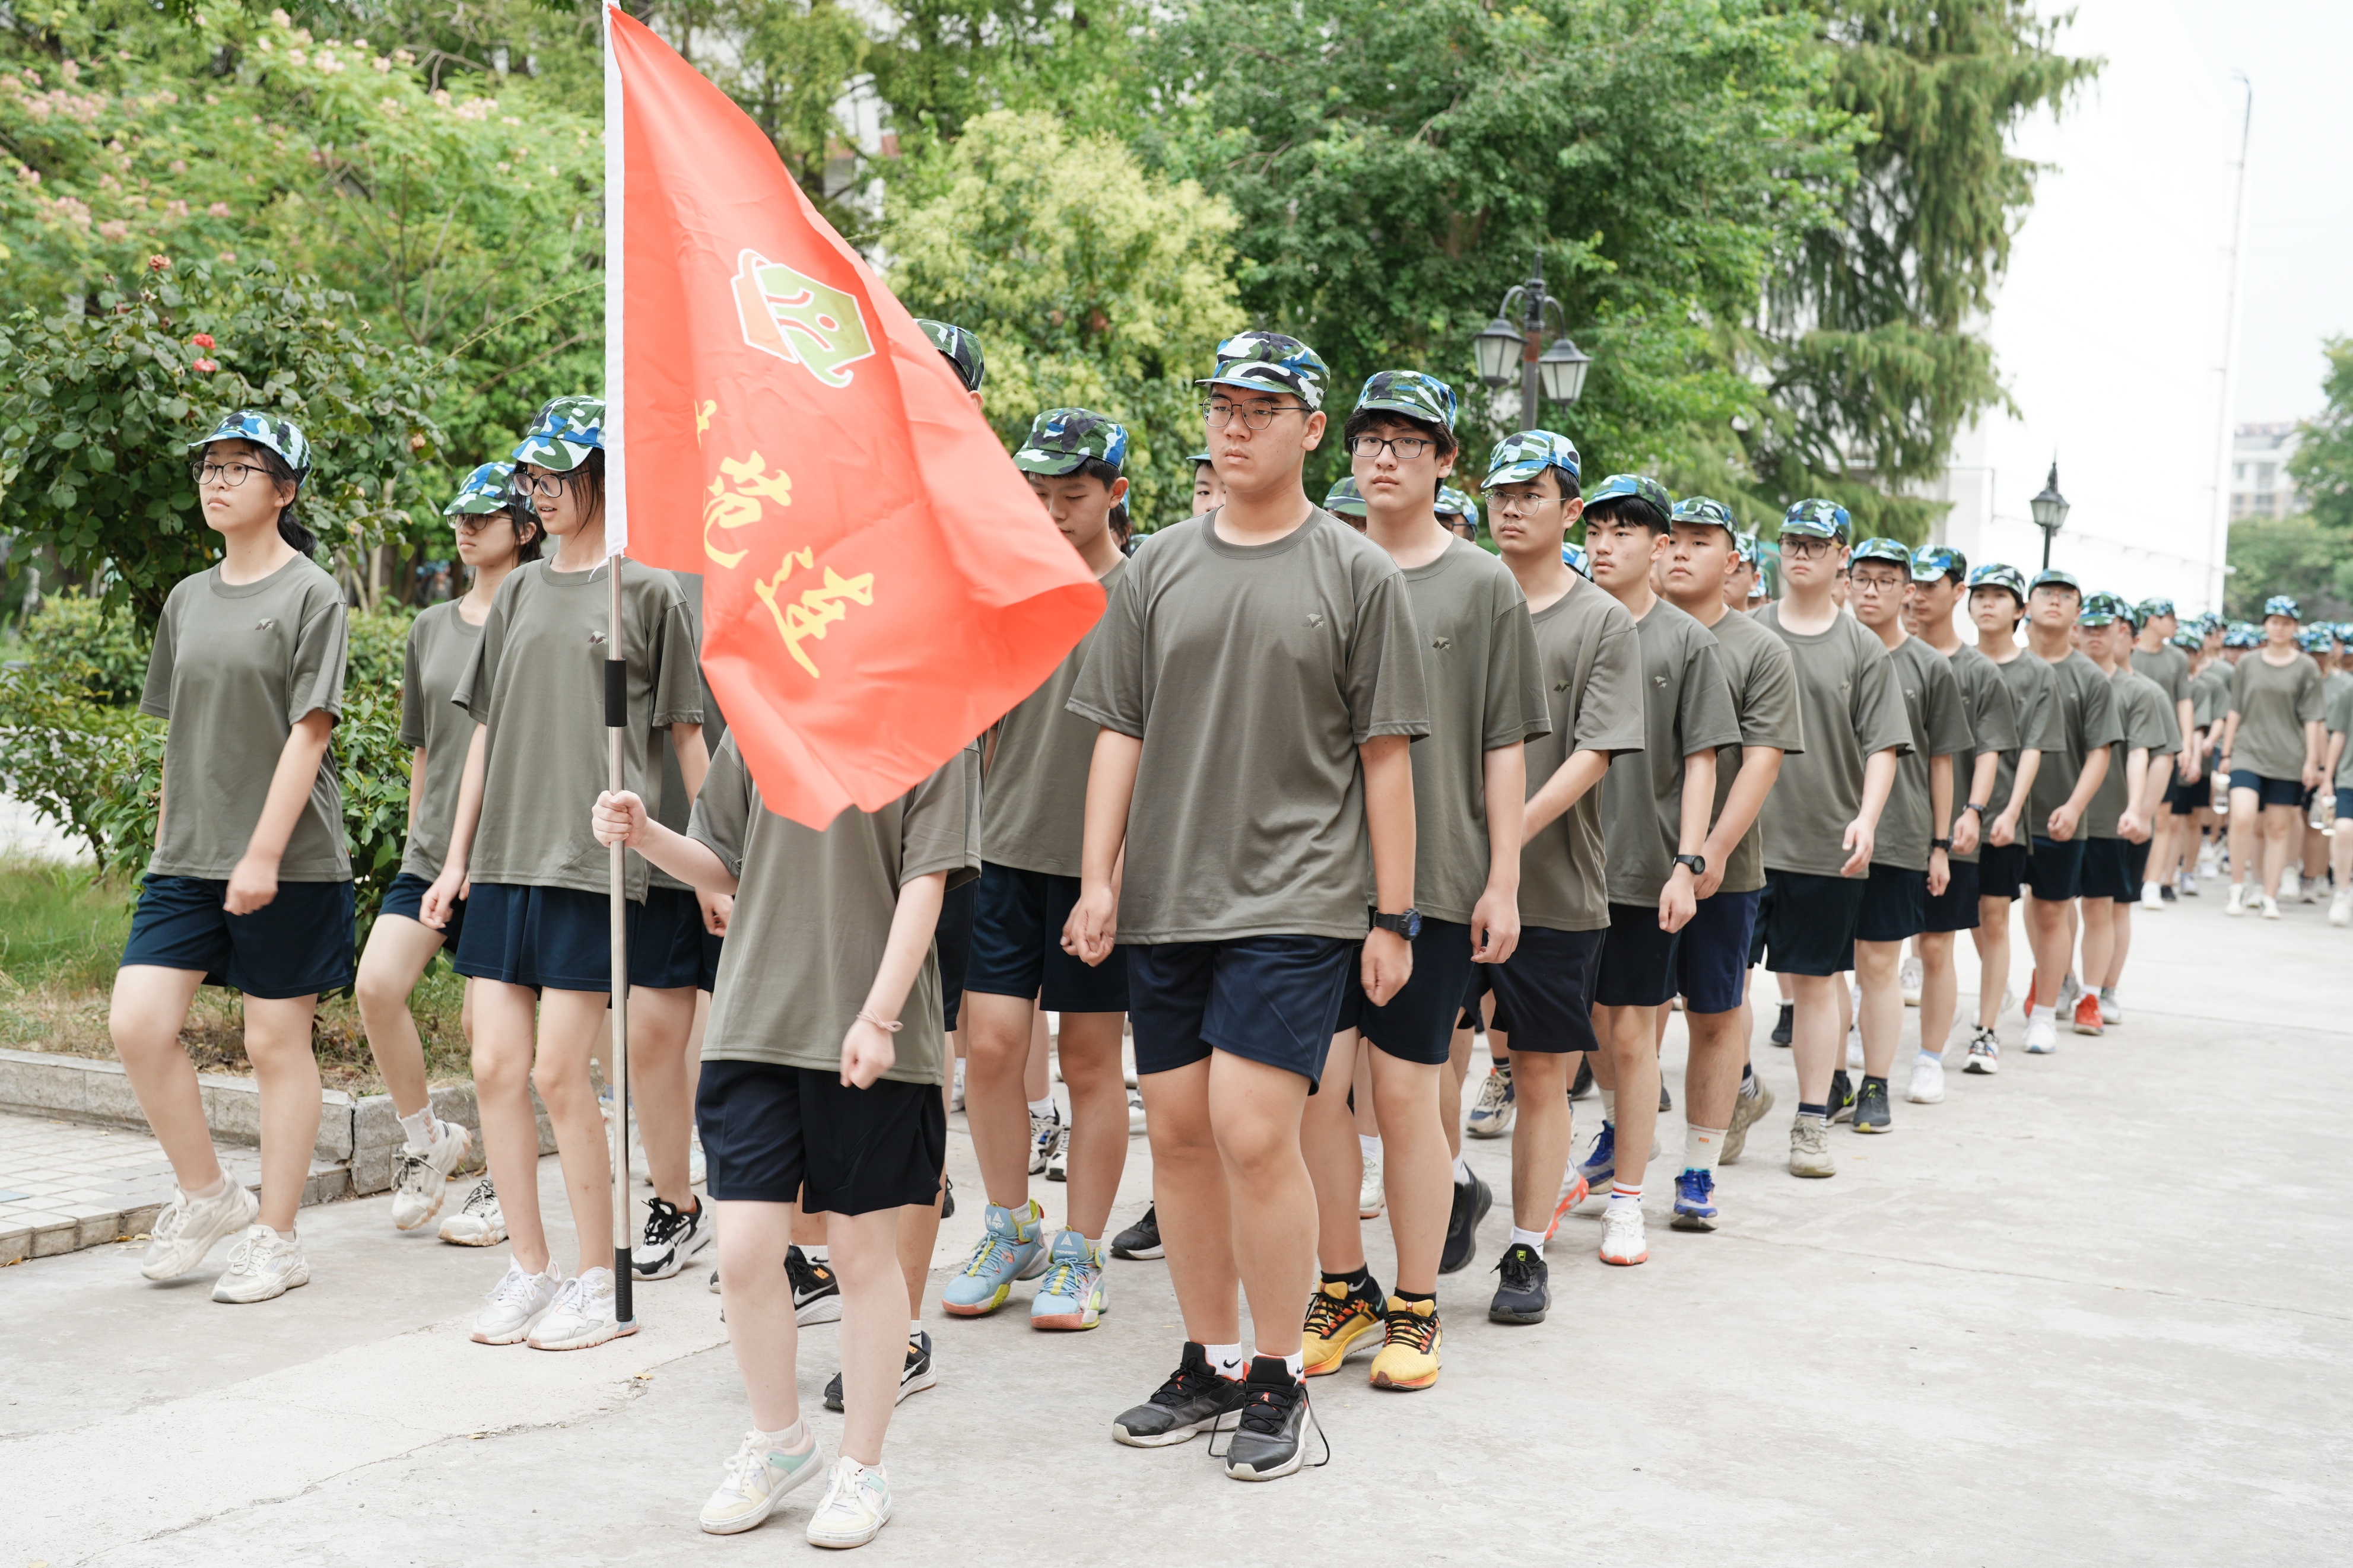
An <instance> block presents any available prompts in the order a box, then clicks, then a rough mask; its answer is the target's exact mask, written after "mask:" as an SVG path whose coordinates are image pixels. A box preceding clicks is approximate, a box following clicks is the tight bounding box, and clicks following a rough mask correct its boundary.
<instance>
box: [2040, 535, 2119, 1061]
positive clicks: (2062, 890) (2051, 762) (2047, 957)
mask: <svg viewBox="0 0 2353 1568" xmlns="http://www.w3.org/2000/svg"><path fill="white" fill-rule="evenodd" d="M2083 605H2084V590H2083V588H2082V587H2081V586H2080V585H2079V584H2077V583H2076V581H2075V579H2074V578H2073V577H2071V576H2069V575H2068V574H2066V573H2064V572H2060V571H2055V570H2053V569H2052V568H2050V567H2045V568H2043V569H2042V571H2041V572H2039V573H2037V574H2035V577H2034V581H2033V582H2032V583H2031V584H2028V585H2027V595H2026V609H2027V651H2029V652H2030V653H2031V654H2032V655H2033V656H2034V657H2035V658H2039V659H2041V660H2042V661H2043V662H2044V663H2045V664H2047V665H2049V666H2050V667H2051V672H2052V675H2053V677H2055V678H2056V686H2055V689H2054V700H2053V704H2052V706H2053V709H2054V711H2055V713H2056V715H2057V720H2058V730H2059V741H2060V743H2059V744H2058V745H2056V746H2050V747H2045V748H2044V749H2043V752H2042V767H2041V769H2040V770H2039V771H2038V772H2037V773H2035V775H2034V796H2033V804H2032V806H2031V811H2032V813H2033V816H2032V819H2031V820H2032V830H2033V834H2034V851H2033V853H2032V854H2031V855H2030V856H2029V857H2028V858H2027V861H2026V885H2027V890H2028V891H2030V892H2031V893H2032V894H2033V895H2034V896H2033V898H2032V899H2031V900H2029V901H2028V903H2027V906H2026V930H2027V936H2028V940H2029V941H2030V942H2031V943H2032V945H2033V950H2034V978H2033V982H2032V985H2031V989H2030V991H2029V994H2028V995H2027V1000H2026V1005H2027V1018H2026V1049H2027V1053H2028V1054H2029V1055H2031V1056H2043V1055H2047V1054H2048V1053H2050V1052H2052V1051H2055V1050H2057V1049H2058V1048H2059V1023H2058V1015H2059V1010H2060V1009H2061V1008H2063V1007H2064V1008H2069V1009H2072V1008H2073V1005H2074V997H2073V995H2071V994H2067V992H2066V989H2065V988H2066V987H2067V986H2069V985H2072V984H2074V978H2075V977H2074V974H2073V972H2072V967H2071V961H2072V960H2073V957H2074V945H2075V944H2074V936H2073V931H2072V930H2071V929H2070V927H2069V924H2068V918H2069V912H2070V910H2069V906H2071V905H2072V904H2073V902H2074V901H2075V900H2077V899H2079V898H2081V897H2082V896H2083V892H2084V854H2085V850H2084V831H2083V826H2084V811H2085V810H2087V809H2088V808H2089V807H2090V805H2091V804H2092V797H2093V796H2094V795H2097V794H2098V793H2099V791H2100V784H2101V781H2102V780H2104V779H2105V778H2106V777H2107V776H2108V763H2109V748H2110V747H2112V746H2114V745H2115V744H2116V741H2117V740H2118V739H2119V738H2120V737H2121V736H2122V735H2123V733H2124V731H2123V728H2122V726H2121V725H2120V724H2119V723H2118V722H2117V721H2116V695H2115V693H2114V692H2113V691H2112V690H2111V689H2110V688H2109V686H2108V678H2107V672H2106V671H2105V670H2103V669H2102V668H2100V667H2099V666H2097V665H2095V664H2094V663H2093V662H2092V661H2091V660H2090V659H2088V658H2084V655H2083V654H2082V652H2081V651H2079V650H2078V649H2077V648H2076V647H2075V643H2074V628H2075V620H2076V616H2078V615H2079V614H2080V613H2081V611H2082V609H2083ZM2045 997H2048V998H2049V999H2050V1000H2049V1001H2047V1002H2046V1001H2045V1000H2044V998H2045Z"/></svg>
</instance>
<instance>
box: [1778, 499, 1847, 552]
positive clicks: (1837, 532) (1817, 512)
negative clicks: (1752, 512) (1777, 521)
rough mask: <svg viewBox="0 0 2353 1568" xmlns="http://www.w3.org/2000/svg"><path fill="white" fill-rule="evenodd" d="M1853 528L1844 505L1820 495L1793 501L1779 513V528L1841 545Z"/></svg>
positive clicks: (1789, 533)
mask: <svg viewBox="0 0 2353 1568" xmlns="http://www.w3.org/2000/svg"><path fill="white" fill-rule="evenodd" d="M1853 527H1854V519H1853V518H1852V517H1851V516H1849V515H1848V513H1847V510H1846V508H1844V507H1842V506H1841V505H1839V503H1838V502H1836V501H1834V500H1822V499H1821V498H1820V497H1819V496H1815V497H1812V498H1810V499H1808V500H1801V501H1794V502H1792V503H1791V504H1790V507H1789V510H1787V511H1785V512H1783V513H1782V514H1781V531H1782V533H1783V534H1784V535H1794V536H1795V537H1797V538H1799V539H1834V540H1836V541H1837V542H1839V543H1841V544H1844V543H1845V542H1847V539H1848V536H1849V534H1850V533H1851V532H1852V530H1853Z"/></svg>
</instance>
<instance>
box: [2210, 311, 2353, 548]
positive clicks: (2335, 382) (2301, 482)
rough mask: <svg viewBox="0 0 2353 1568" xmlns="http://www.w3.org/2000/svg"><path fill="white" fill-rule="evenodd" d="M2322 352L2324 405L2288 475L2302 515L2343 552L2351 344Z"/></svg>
mask: <svg viewBox="0 0 2353 1568" xmlns="http://www.w3.org/2000/svg"><path fill="white" fill-rule="evenodd" d="M2320 352H2321V353H2323V354H2324V355H2325V356H2327V361H2328V371H2327V374H2326V375H2325V376H2323V377H2322V378H2321V390H2322V392H2323V393H2325V394H2326V395H2327V399H2328V404H2327V407H2325V408H2324V409H2322V410H2321V412H2320V414H2319V416H2317V417H2316V418H2313V419H2309V420H2306V422H2305V426H2304V431H2303V438H2302V439H2301V440H2299V441H2298V442H2297V443H2296V448H2295V456H2294V457H2293V458H2289V459H2288V464H2287V471H2288V474H2289V475H2290V477H2292V478H2293V479H2295V488H2296V491H2297V493H2298V494H2299V495H2301V496H2303V497H2304V500H2305V506H2306V510H2309V511H2310V512H2311V513H2312V515H2313V518H2314V519H2315V521H2317V522H2319V523H2320V524H2321V526H2323V527H2324V528H2327V530H2329V531H2330V532H2331V533H2332V534H2334V535H2336V536H2337V543H2338V547H2339V548H2340V549H2341V548H2342V547H2343V544H2344V540H2345V537H2346V536H2347V535H2348V534H2353V338H2330V339H2329V340H2328V341H2327V342H2325V343H2323V344H2322V345H2321V351H2320ZM2232 532H2233V534H2234V535H2235V533H2236V530H2235V529H2234V530H2233V531H2232Z"/></svg>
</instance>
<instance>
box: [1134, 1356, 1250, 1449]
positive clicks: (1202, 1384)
mask: <svg viewBox="0 0 2353 1568" xmlns="http://www.w3.org/2000/svg"><path fill="white" fill-rule="evenodd" d="M1274 1364H1275V1365H1276V1367H1277V1368H1282V1363H1281V1362H1277V1363H1274ZM1286 1375H1287V1373H1286ZM1242 1397H1243V1395H1242V1384H1239V1383H1237V1382H1235V1381H1234V1380H1233V1379H1232V1378H1230V1377H1220V1376H1219V1375H1218V1372H1217V1369H1216V1368H1214V1367H1212V1366H1211V1365H1210V1364H1209V1352H1207V1351H1205V1350H1203V1349H1202V1348H1201V1347H1200V1346H1199V1345H1197V1344H1195V1343H1194V1342H1192V1341H1190V1340H1187V1341H1186V1342H1185V1353H1184V1355H1183V1356H1182V1357H1181V1358H1180V1359H1179V1360H1178V1361H1177V1363H1176V1371H1175V1372H1172V1373H1169V1374H1168V1381H1167V1382H1166V1383H1164V1384H1161V1385H1160V1386H1159V1387H1158V1388H1156V1389H1155V1390H1154V1391H1153V1394H1152V1397H1151V1398H1150V1399H1147V1400H1145V1402H1144V1403H1143V1404H1141V1405H1137V1406H1136V1407H1135V1408H1134V1409H1133V1410H1131V1411H1129V1412H1127V1414H1125V1415H1122V1416H1121V1417H1120V1418H1119V1419H1118V1420H1116V1421H1114V1422H1113V1423H1112V1424H1111V1435H1112V1440H1113V1442H1118V1443H1124V1444H1126V1445H1127V1446H1128V1447H1131V1448H1165V1447H1168V1446H1169V1445H1170V1444H1171V1443H1182V1442H1184V1441H1185V1440H1186V1439H1187V1438H1188V1437H1190V1436H1192V1435H1193V1434H1194V1433H1196V1432H1214V1431H1216V1430H1217V1429H1218V1428H1219V1427H1220V1426H1227V1425H1229V1421H1228V1417H1229V1416H1231V1415H1233V1413H1234V1412H1235V1411H1237V1410H1240V1408H1241V1407H1242Z"/></svg>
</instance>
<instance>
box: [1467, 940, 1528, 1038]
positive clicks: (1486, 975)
mask: <svg viewBox="0 0 2353 1568" xmlns="http://www.w3.org/2000/svg"><path fill="white" fill-rule="evenodd" d="M1522 929H1523V930H1525V929H1526V928H1525V927H1523V928H1522ZM1494 968H1495V966H1494V965H1493V964H1492V963H1474V964H1472V966H1471V973H1470V974H1469V975H1468V976H1466V977H1465V978H1464V980H1463V982H1462V1016H1461V1017H1459V1018H1457V1019H1455V1020H1454V1026H1455V1027H1456V1028H1458V1029H1475V1028H1478V1027H1480V1026H1481V1024H1482V1019H1481V1018H1480V1016H1479V1011H1480V1003H1481V1001H1482V999H1483V998H1484V997H1485V996H1486V994H1487V993H1488V992H1490V991H1492V990H1493V989H1494V973H1493V971H1494Z"/></svg>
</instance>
